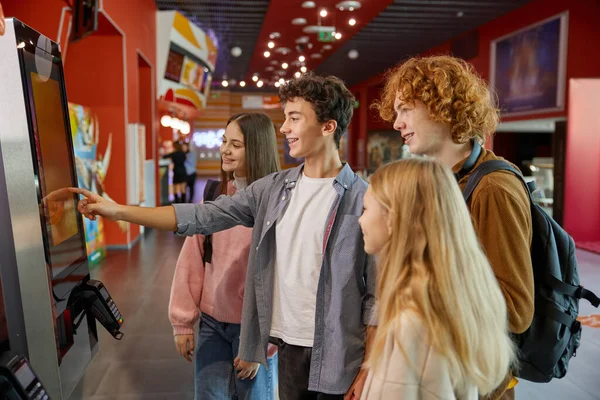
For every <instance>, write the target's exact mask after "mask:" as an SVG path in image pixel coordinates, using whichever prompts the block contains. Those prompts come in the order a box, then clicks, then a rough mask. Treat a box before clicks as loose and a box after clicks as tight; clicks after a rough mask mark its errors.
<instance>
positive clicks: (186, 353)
mask: <svg viewBox="0 0 600 400" xmlns="http://www.w3.org/2000/svg"><path fill="white" fill-rule="evenodd" d="M175 348H176V349H177V352H178V353H179V354H181V356H182V357H183V358H185V359H186V360H188V361H189V362H192V355H193V354H194V335H175Z"/></svg>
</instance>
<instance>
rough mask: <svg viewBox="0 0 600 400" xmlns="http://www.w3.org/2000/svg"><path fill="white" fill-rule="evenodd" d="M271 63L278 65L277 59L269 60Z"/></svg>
mask: <svg viewBox="0 0 600 400" xmlns="http://www.w3.org/2000/svg"><path fill="white" fill-rule="evenodd" d="M271 65H279V61H277V60H271Z"/></svg>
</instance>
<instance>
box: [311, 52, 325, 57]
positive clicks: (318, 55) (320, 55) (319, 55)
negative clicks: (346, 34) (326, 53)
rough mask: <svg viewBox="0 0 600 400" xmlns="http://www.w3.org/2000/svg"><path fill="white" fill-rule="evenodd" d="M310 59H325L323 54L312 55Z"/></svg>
mask: <svg viewBox="0 0 600 400" xmlns="http://www.w3.org/2000/svg"><path fill="white" fill-rule="evenodd" d="M310 58H323V55H322V54H321V53H312V54H311V55H310Z"/></svg>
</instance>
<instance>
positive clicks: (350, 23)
mask: <svg viewBox="0 0 600 400" xmlns="http://www.w3.org/2000/svg"><path fill="white" fill-rule="evenodd" d="M348 25H350V26H354V25H356V20H355V19H354V18H350V20H349V21H348Z"/></svg>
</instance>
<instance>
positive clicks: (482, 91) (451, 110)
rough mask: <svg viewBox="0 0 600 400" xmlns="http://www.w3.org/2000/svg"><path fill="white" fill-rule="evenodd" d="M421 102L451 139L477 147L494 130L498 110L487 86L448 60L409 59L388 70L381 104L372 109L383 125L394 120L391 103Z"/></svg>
mask: <svg viewBox="0 0 600 400" xmlns="http://www.w3.org/2000/svg"><path fill="white" fill-rule="evenodd" d="M397 98H400V100H401V101H402V102H403V103H406V104H414V102H415V101H416V100H420V101H422V102H423V103H424V104H425V105H426V106H427V108H428V110H429V114H430V116H431V118H432V119H433V120H434V121H437V122H441V123H445V124H448V125H449V126H450V127H451V132H452V139H453V140H454V142H456V143H466V142H467V141H469V140H471V139H474V140H477V141H479V142H480V143H483V142H485V140H486V139H487V137H488V136H489V135H491V134H493V133H494V132H495V130H496V127H497V126H498V121H499V110H498V107H497V105H496V100H495V97H493V95H492V93H491V92H490V90H489V89H488V86H487V84H486V83H485V81H484V80H483V79H481V77H479V75H477V73H475V71H474V70H473V67H471V66H470V65H469V64H468V63H466V62H465V61H463V60H461V59H458V58H455V57H451V56H432V57H422V58H411V59H410V60H408V61H406V62H404V63H402V64H400V65H399V66H397V67H396V68H393V69H391V70H390V71H389V72H388V73H387V75H386V83H385V87H384V89H383V93H382V96H381V101H379V102H376V103H375V104H374V105H373V106H374V108H376V109H377V110H378V111H379V115H380V116H381V118H383V119H384V120H386V121H393V120H394V119H395V111H394V102H395V101H396V99H397Z"/></svg>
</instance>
